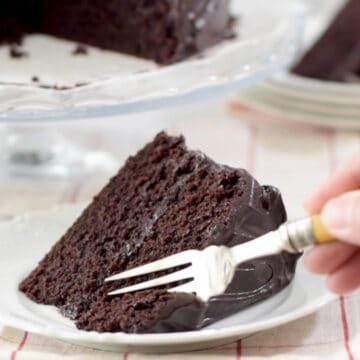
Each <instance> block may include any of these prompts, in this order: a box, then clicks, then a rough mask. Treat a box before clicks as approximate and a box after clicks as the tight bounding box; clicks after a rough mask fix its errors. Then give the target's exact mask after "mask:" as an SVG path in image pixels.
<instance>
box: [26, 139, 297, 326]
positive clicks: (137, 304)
mask: <svg viewBox="0 0 360 360" xmlns="http://www.w3.org/2000/svg"><path fill="white" fill-rule="evenodd" d="M285 219H286V213H285V209H284V206H283V203H282V200H281V196H280V194H279V192H278V191H277V190H276V189H275V188H273V187H270V186H260V185H259V184H258V183H257V182H256V181H255V180H254V179H253V178H252V177H251V176H250V175H249V174H248V173H247V172H246V171H245V170H238V169H233V168H230V167H227V166H222V165H218V164H216V163H214V162H213V161H212V160H210V159H209V158H207V157H206V156H205V155H203V154H202V153H200V152H195V151H190V150H188V149H187V148H186V146H185V143H184V139H183V138H182V137H170V136H168V135H166V134H165V133H160V134H159V135H157V136H156V138H155V139H154V141H153V142H151V143H150V144H148V145H146V146H145V148H144V149H142V150H141V151H140V152H139V153H138V154H137V155H136V156H134V157H130V158H129V159H128V160H127V162H126V164H125V165H124V167H123V168H122V169H121V170H120V171H119V173H118V174H117V175H116V176H115V177H114V178H113V179H111V180H110V182H109V184H108V185H107V186H106V187H105V188H104V189H103V190H102V191H101V192H100V194H99V195H98V196H96V197H95V199H94V201H93V202H92V204H91V205H90V206H89V207H88V208H87V209H86V210H85V211H84V212H83V214H82V215H81V216H80V217H79V219H78V220H77V221H76V222H75V224H74V225H73V226H72V227H71V228H70V229H69V230H68V231H67V233H66V234H65V235H64V236H63V237H62V238H61V239H60V241H59V242H57V243H56V244H55V246H54V247H53V248H52V249H51V251H50V252H49V253H48V254H47V255H46V256H45V258H44V259H43V260H42V261H41V262H40V263H39V265H38V266H37V268H36V269H35V270H34V271H33V272H32V273H31V274H30V275H29V276H28V277H27V278H26V279H25V280H23V282H22V283H21V284H20V289H21V291H23V292H24V293H25V294H26V295H27V296H28V297H29V298H30V299H32V300H34V301H35V302H37V303H41V304H49V305H55V306H57V307H59V308H60V309H61V312H62V313H63V314H64V315H65V316H67V317H69V318H71V319H73V320H76V325H77V326H78V328H80V329H85V330H95V331H99V332H104V331H108V332H116V331H124V332H136V333H142V332H169V331H186V330H194V329H199V328H202V327H204V326H205V325H208V324H210V323H212V322H214V321H216V320H219V319H221V318H223V317H225V316H227V315H229V314H232V313H234V312H236V311H238V310H240V309H243V308H245V307H247V306H249V305H251V304H253V303H256V302H258V301H260V300H263V299H266V298H267V297H269V296H270V295H272V294H275V293H277V292H278V291H279V290H281V289H283V288H284V287H285V286H287V285H288V284H289V282H290V281H291V279H292V278H293V276H294V272H295V265H296V260H297V256H295V255H291V254H287V253H283V254H282V255H277V256H271V257H267V258H263V259H259V260H255V261H251V262H248V263H245V264H242V265H241V266H239V267H238V270H237V271H236V275H235V277H234V279H233V281H232V283H231V284H230V286H229V287H228V289H227V290H226V294H224V295H221V296H217V297H214V298H212V299H210V301H209V302H208V303H203V302H201V301H200V300H199V299H198V298H196V297H195V295H193V294H185V293H172V292H171V293H168V292H167V291H166V289H152V290H147V291H141V292H137V293H131V294H125V295H120V296H116V297H109V296H107V293H108V292H109V291H110V290H114V289H115V288H118V287H119V286H122V285H128V284H130V283H131V281H132V282H134V280H126V281H122V282H118V283H116V284H112V283H104V279H105V278H106V277H108V276H109V275H112V274H114V273H118V272H120V271H123V270H125V269H130V268H133V267H135V266H138V265H140V264H144V263H147V262H151V261H154V260H156V259H159V258H162V257H165V256H168V255H170V254H174V253H177V252H180V251H183V250H187V249H203V248H205V247H207V246H209V245H213V244H217V245H220V244H221V245H228V246H234V245H237V244H240V243H243V242H246V241H249V240H251V239H252V238H254V237H257V236H260V235H262V234H264V233H265V232H268V231H270V230H274V229H276V228H277V227H278V226H279V225H280V224H281V223H283V222H284V221H285ZM149 278H151V276H143V277H142V278H140V279H137V280H135V281H136V282H137V281H141V280H145V279H149Z"/></svg>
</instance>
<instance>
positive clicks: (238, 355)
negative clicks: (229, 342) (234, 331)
mask: <svg viewBox="0 0 360 360" xmlns="http://www.w3.org/2000/svg"><path fill="white" fill-rule="evenodd" d="M241 353H242V343H241V340H238V341H237V342H236V360H240V359H241Z"/></svg>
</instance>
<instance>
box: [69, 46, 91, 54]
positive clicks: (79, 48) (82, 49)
mask: <svg viewBox="0 0 360 360" xmlns="http://www.w3.org/2000/svg"><path fill="white" fill-rule="evenodd" d="M72 54H73V55H87V54H88V48H87V47H86V46H85V45H82V44H78V45H76V48H75V49H74V50H73V52H72Z"/></svg>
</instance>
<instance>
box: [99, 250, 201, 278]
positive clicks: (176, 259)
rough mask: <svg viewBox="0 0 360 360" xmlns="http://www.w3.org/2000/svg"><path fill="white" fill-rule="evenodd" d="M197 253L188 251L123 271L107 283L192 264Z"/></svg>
mask: <svg viewBox="0 0 360 360" xmlns="http://www.w3.org/2000/svg"><path fill="white" fill-rule="evenodd" d="M196 252H197V250H187V251H184V252H182V253H179V254H175V255H170V256H168V257H165V258H163V259H160V260H157V261H153V262H152V263H149V264H145V265H141V266H137V267H135V268H133V269H130V270H127V271H123V272H121V273H119V274H115V275H113V276H110V277H108V278H106V279H105V281H106V282H108V281H115V280H122V279H127V278H132V277H135V276H140V275H145V274H149V273H152V272H156V271H160V270H166V269H170V268H173V267H175V266H180V265H185V264H191V257H190V255H192V254H194V253H196Z"/></svg>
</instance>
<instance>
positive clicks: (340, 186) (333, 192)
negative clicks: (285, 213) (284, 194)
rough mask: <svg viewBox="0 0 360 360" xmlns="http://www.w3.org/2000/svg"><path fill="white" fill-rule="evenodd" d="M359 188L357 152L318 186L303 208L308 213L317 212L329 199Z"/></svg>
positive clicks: (359, 161) (359, 159)
mask: <svg viewBox="0 0 360 360" xmlns="http://www.w3.org/2000/svg"><path fill="white" fill-rule="evenodd" d="M359 188H360V154H357V155H356V156H355V157H354V158H353V159H352V160H351V161H350V162H349V163H348V164H347V165H346V166H345V167H343V168H342V169H340V170H338V171H336V172H335V174H334V175H333V176H331V178H330V179H328V180H326V181H325V182H323V183H322V184H321V185H320V186H319V188H318V190H317V191H315V193H314V194H312V195H311V196H310V197H309V198H308V199H307V200H306V201H305V204H304V205H305V208H306V209H307V210H308V211H309V212H310V214H316V213H319V212H320V211H321V209H322V208H323V206H324V204H325V203H326V202H327V201H328V200H329V199H331V198H333V197H336V196H338V195H341V194H343V193H344V192H348V191H352V190H357V189H359Z"/></svg>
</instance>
